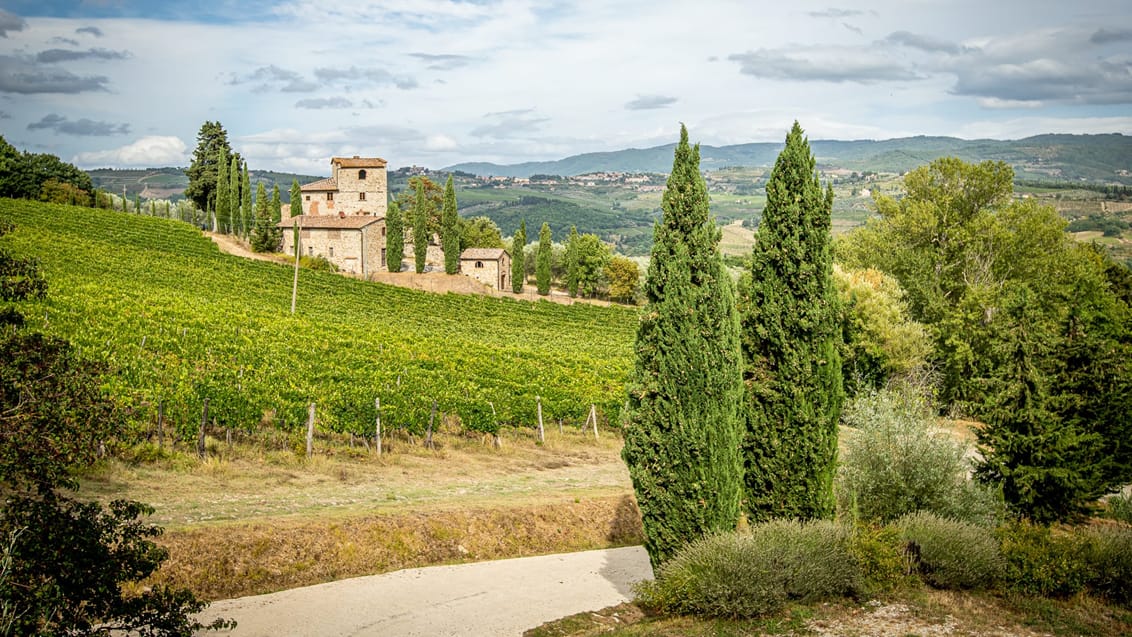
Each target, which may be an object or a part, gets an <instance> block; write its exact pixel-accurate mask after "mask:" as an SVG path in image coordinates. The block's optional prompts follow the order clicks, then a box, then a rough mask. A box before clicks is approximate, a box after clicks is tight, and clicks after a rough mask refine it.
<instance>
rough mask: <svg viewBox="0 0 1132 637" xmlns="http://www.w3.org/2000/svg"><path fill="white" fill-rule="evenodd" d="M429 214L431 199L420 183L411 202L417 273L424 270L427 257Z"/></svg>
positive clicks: (414, 257) (430, 214)
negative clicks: (414, 198)
mask: <svg viewBox="0 0 1132 637" xmlns="http://www.w3.org/2000/svg"><path fill="white" fill-rule="evenodd" d="M431 216H432V201H430V200H429V198H428V195H427V194H426V193H425V188H424V185H423V184H421V185H419V186H418V187H417V197H416V200H415V201H414V202H413V264H414V266H415V267H416V272H417V274H420V273H421V272H424V268H425V261H426V260H427V258H428V219H429V217H431Z"/></svg>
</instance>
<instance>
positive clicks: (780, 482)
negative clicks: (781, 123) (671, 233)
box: [743, 122, 844, 521]
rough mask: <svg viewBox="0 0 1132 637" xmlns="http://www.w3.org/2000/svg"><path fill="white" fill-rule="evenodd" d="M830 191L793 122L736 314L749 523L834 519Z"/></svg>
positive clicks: (835, 392)
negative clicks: (740, 332)
mask: <svg viewBox="0 0 1132 637" xmlns="http://www.w3.org/2000/svg"><path fill="white" fill-rule="evenodd" d="M832 209H833V191H832V189H829V188H827V189H825V190H823V189H822V187H821V183H820V182H819V181H818V177H817V174H816V172H815V162H814V157H813V155H812V154H811V153H810V144H809V141H807V139H806V138H805V137H804V136H803V133H802V128H801V127H800V126H798V123H797V122H795V123H794V127H793V128H792V129H791V130H790V133H789V134H787V136H786V148H784V149H783V151H782V153H781V154H779V156H778V159H777V160H776V161H775V164H774V169H773V170H772V171H771V174H770V179H769V181H768V182H767V185H766V208H765V209H764V210H763V217H762V221H761V222H760V223H759V228H758V231H757V233H756V235H755V247H754V250H753V254H752V267H751V282H750V287H749V288H748V289H747V290H745V292H746V298H745V299H744V306H745V309H744V312H743V355H744V363H745V366H746V369H745V372H744V376H745V381H746V385H747V387H748V395H747V400H748V404H747V432H746V439H745V441H744V445H743V450H744V460H745V463H746V479H745V482H746V485H745V486H746V489H745V493H744V496H745V498H744V499H745V503H746V507H747V513H748V515H749V517H750V518H751V519H752V520H760V521H761V520H766V519H769V518H773V517H791V518H802V519H813V518H827V517H830V516H832V515H833V504H834V501H833V473H834V463H835V462H836V459H837V421H838V418H839V416H840V414H841V403H842V401H843V395H844V393H843V389H842V383H841V363H840V360H839V358H838V353H837V340H836V339H837V338H838V332H837V313H838V302H837V291H836V289H835V288H834V285H833V280H832V269H833V265H832V259H831V255H830V212H831V210H832Z"/></svg>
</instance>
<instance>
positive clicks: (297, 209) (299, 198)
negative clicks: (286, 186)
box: [291, 179, 303, 217]
mask: <svg viewBox="0 0 1132 637" xmlns="http://www.w3.org/2000/svg"><path fill="white" fill-rule="evenodd" d="M301 214H303V189H302V187H301V186H299V180H298V179H292V180H291V216H292V217H298V216H299V215H301Z"/></svg>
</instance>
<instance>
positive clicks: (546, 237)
mask: <svg viewBox="0 0 1132 637" xmlns="http://www.w3.org/2000/svg"><path fill="white" fill-rule="evenodd" d="M535 285H536V286H538V293H539V294H541V295H543V296H546V295H547V294H550V225H549V224H548V223H546V222H545V221H544V222H542V227H541V228H539V231H538V253H537V254H535Z"/></svg>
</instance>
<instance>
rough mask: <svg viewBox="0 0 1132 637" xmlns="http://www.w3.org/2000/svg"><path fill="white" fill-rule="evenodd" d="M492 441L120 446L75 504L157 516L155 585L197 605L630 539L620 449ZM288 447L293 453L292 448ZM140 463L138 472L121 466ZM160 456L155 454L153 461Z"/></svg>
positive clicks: (520, 438)
mask: <svg viewBox="0 0 1132 637" xmlns="http://www.w3.org/2000/svg"><path fill="white" fill-rule="evenodd" d="M502 439H503V445H502V448H498V449H497V448H494V447H493V445H492V444H491V438H490V437H483V436H479V435H467V434H463V433H460V432H457V431H448V430H446V429H445V428H443V427H441V430H440V431H439V432H437V434H436V436H435V442H436V445H435V447H434V448H431V449H428V448H425V446H424V444H423V441H422V440H421V439H420V438H414V439H410V438H409V437H408V436H405V435H403V434H395V435H393V436H392V437H390V438H389V439H387V440H386V441H385V453H384V454H383V455H382V456H380V457H379V456H377V455H376V453H374V451H373V450H369V451H367V450H366V449H365V448H364V447H363V446H361V443H360V441H356V442H355V444H354V446H353V447H351V446H350V443H349V439H348V438H344V437H340V436H333V435H323V436H321V437H320V438H319V440H318V441H317V442H316V445H315V448H316V454H315V456H314V457H313V458H312V459H310V460H308V459H306V458H305V454H304V453H302V448H303V445H296V444H295V441H294V440H292V439H290V438H289V437H288V436H285V435H281V434H280V435H273V434H269V433H263V432H260V433H257V434H253V435H250V436H243V437H239V436H238V437H237V439H236V440H235V442H234V444H233V445H231V446H229V445H228V444H227V442H226V437H225V436H224V435H222V434H221V435H219V439H212V438H210V439H209V440H208V443H207V446H208V449H209V457H208V458H207V459H206V460H203V461H202V460H199V459H197V457H196V455H195V451H194V450H192V449H191V448H190V447H188V446H185V445H181V446H179V447H178V449H177V450H175V451H173V452H170V451H168V450H162V451H160V452H159V451H157V450H156V449H155V448H154V447H152V446H141V447H138V448H134V449H123V450H121V454H120V455H121V457H120V458H118V459H111V460H107V461H105V462H103V463H101V464H100V465H99V466H98V467H97V468H96V470H95V471H93V472H91V473H90V474H88V475H86V476H85V477H84V478H83V480H82V487H81V488H80V490H79V492H78V495H79V496H81V497H87V498H92V499H98V500H102V501H108V500H111V499H115V498H128V499H133V500H138V501H141V502H145V503H148V504H150V505H151V506H153V507H154V508H155V509H156V511H155V513H154V515H153V516H151V519H150V521H151V522H154V523H156V524H159V525H161V526H163V527H165V528H166V534H165V535H164V536H163V537H162V539H161V540H160V542H161V543H162V544H164V545H166V546H167V547H168V548H169V551H170V559H169V561H168V562H167V563H166V564H165V566H164V567H163V568H162V570H161V573H160V576H159V578H158V579H157V580H156V581H162V582H168V583H172V584H176V585H178V586H184V587H187V588H190V589H192V590H193V591H194V592H196V593H197V594H198V595H200V596H202V597H203V598H206V599H219V598H224V597H232V596H243V595H251V594H258V593H266V592H271V591H276V590H280V589H284V588H290V587H294V586H302V585H308V584H315V583H320V582H326V581H331V580H334V579H340V578H344V577H353V576H358V575H368V574H374V573H380V572H385V571H389V570H395V569H399V568H405V567H410V566H425V565H431V564H443V563H449V562H457V561H470V560H483V559H497V558H504V557H518V556H525V555H536V554H543V553H552V552H562V551H576V550H585V549H593V548H602V547H609V546H619V545H625V544H630V543H637V542H640V540H641V528H640V515H639V513H638V512H637V509H636V504H635V501H634V500H633V498H632V486H631V484H630V481H629V476H628V471H627V470H626V468H625V466H624V464H623V463H622V462H621V459H620V447H621V442H620V439H619V438H618V437H617V436H614V435H611V434H604V435H602V436H601V438H600V439H599V440H597V441H595V440H594V439H593V437H592V433H585V434H583V433H582V432H579V431H578V430H576V429H571V428H567V429H566V430H565V431H563V432H559V431H558V430H557V426H556V425H551V426H550V427H549V428H548V429H547V431H546V440H545V442H543V443H541V444H540V443H538V442H537V441H536V440H535V434H534V433H533V432H532V431H530V430H526V429H514V430H507V431H505V432H503V435H502ZM296 446H297V447H298V448H299V451H298V452H297V451H296ZM137 457H145V458H150V460H148V461H145V462H130V461H128V459H130V458H137ZM153 458H156V459H153Z"/></svg>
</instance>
